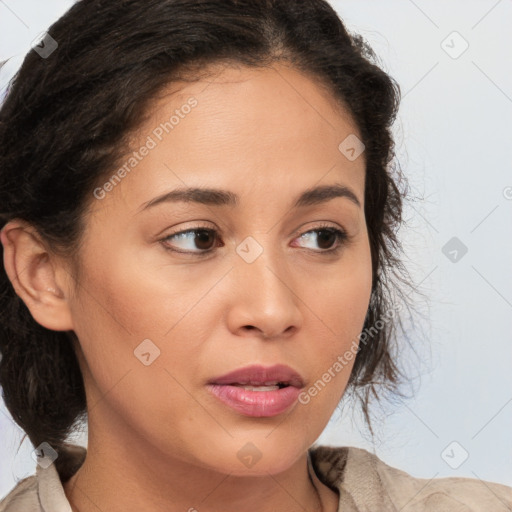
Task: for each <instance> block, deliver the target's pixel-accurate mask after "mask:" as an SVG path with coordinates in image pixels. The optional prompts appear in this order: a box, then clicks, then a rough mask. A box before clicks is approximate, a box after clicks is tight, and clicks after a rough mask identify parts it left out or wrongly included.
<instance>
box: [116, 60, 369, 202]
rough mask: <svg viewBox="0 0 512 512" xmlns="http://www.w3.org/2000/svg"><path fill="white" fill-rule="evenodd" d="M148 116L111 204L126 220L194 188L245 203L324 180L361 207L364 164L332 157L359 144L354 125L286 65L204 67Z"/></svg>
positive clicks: (319, 87) (318, 87)
mask: <svg viewBox="0 0 512 512" xmlns="http://www.w3.org/2000/svg"><path fill="white" fill-rule="evenodd" d="M147 114H148V115H147V117H146V119H145V121H144V123H143V124H142V125H141V127H140V128H139V129H138V130H137V132H136V133H134V134H133V137H132V142H131V147H130V152H129V153H128V154H127V155H126V156H125V159H124V162H121V165H122V164H123V163H124V164H126V163H127V162H128V161H129V159H130V158H132V159H133V158H135V157H133V152H135V153H139V155H138V156H137V161H136V162H133V160H132V163H135V165H134V166H133V168H132V169H130V170H129V172H126V173H124V174H126V178H123V180H122V183H119V185H118V186H115V190H113V192H112V193H111V194H109V195H111V196H113V197H114V198H115V197H122V198H123V200H124V201H123V202H124V203H125V205H127V206H128V207H129V208H130V210H132V211H135V209H137V208H138V207H139V206H140V205H141V203H143V202H144V201H149V200H151V199H152V198H153V197H154V196H155V195H157V194H158V193H161V192H163V191H166V190H169V189H170V188H173V187H178V186H179V187H183V186H196V185H199V184H201V185H203V186H209V187H212V188H214V187H218V186H219V185H222V187H223V188H231V189H233V188H234V189H238V192H239V193H241V195H242V196H243V195H245V196H246V197H248V196H247V194H244V192H247V191H248V190H253V191H254V192H255V193H257V192H258V191H261V192H263V191H265V193H266V195H267V196H269V195H272V193H275V194H279V193H280V191H282V190H284V189H290V190H291V189H295V188H297V187H299V188H300V189H305V188H310V187H311V186H313V185H314V184H315V183H318V182H319V181H321V180H324V179H325V180H326V181H327V182H329V183H332V182H334V181H336V182H340V181H341V182H342V183H346V184H347V185H351V186H352V187H354V188H356V189H358V190H359V194H358V195H359V197H360V199H361V201H362V199H363V198H362V194H363V191H364V178H365V176H364V175H365V164H364V154H363V155H362V156H361V158H358V159H356V160H354V161H351V160H349V159H347V158H346V157H345V156H344V154H343V153H342V152H341V151H340V148H339V146H340V143H342V141H344V140H345V139H346V138H347V137H349V136H354V135H356V136H359V130H358V128H357V126H356V125H355V123H354V122H353V119H352V117H351V116H350V115H349V114H348V112H347V111H346V110H345V109H344V107H343V106H342V105H341V103H340V102H338V101H336V100H335V98H334V97H333V96H332V95H331V94H330V93H329V91H328V90H327V89H326V88H325V87H324V85H323V84H321V83H320V82H319V81H315V79H314V78H313V77H311V76H308V75H305V74H303V73H302V72H300V71H298V70H296V69H294V68H292V67H290V66H288V65H283V64H274V65H273V66H271V67H265V68H247V67H244V66H239V67H232V66H225V65H223V66H216V67H212V68H211V69H210V70H208V72H203V76H202V77H200V78H199V79H197V80H194V81H183V82H174V83H173V84H171V85H170V86H168V87H167V88H165V89H163V90H162V91H160V93H159V94H158V95H157V97H156V98H155V99H154V100H153V101H152V103H151V105H150V107H149V108H148V112H147ZM144 148H146V149H145V150H144V151H143V149H144ZM148 148H149V149H148ZM142 153H144V155H143V156H142V157H141V154H142ZM130 155H131V157H130ZM128 167H129V166H128ZM128 167H127V169H128ZM292 195H293V196H295V195H296V194H292ZM260 199H261V197H260Z"/></svg>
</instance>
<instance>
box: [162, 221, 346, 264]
mask: <svg viewBox="0 0 512 512" xmlns="http://www.w3.org/2000/svg"><path fill="white" fill-rule="evenodd" d="M198 231H208V232H210V233H215V234H216V235H217V234H218V231H217V230H215V229H212V228H207V227H202V226H196V227H193V228H190V229H185V230H183V231H177V232H176V233H171V234H170V235H168V236H166V237H165V238H162V239H161V240H160V242H161V243H162V245H163V247H164V249H166V250H167V251H172V252H177V253H179V254H189V255H193V256H196V257H199V258H200V257H204V256H208V255H209V254H210V253H211V252H213V251H214V250H215V248H213V249H207V250H204V251H202V252H191V251H180V250H177V249H173V248H171V247H169V245H166V242H167V241H169V240H170V239H172V238H174V237H176V236H178V235H184V234H186V233H197V232H198ZM320 231H327V232H329V233H330V234H331V235H335V236H336V241H338V245H337V246H336V247H334V248H333V249H326V250H319V251H316V250H313V249H309V250H311V251H313V252H314V253H318V254H327V255H336V254H337V253H338V252H339V251H340V250H341V249H342V248H343V247H344V245H345V244H346V242H348V241H349V239H350V237H349V236H348V234H347V233H346V231H343V230H341V229H338V228H335V227H333V226H330V225H328V224H322V225H320V226H317V227H315V228H313V229H309V230H308V231H305V232H304V233H302V234H300V235H299V236H298V237H296V238H300V237H302V236H304V235H306V234H308V233H314V232H320ZM306 250H308V249H306Z"/></svg>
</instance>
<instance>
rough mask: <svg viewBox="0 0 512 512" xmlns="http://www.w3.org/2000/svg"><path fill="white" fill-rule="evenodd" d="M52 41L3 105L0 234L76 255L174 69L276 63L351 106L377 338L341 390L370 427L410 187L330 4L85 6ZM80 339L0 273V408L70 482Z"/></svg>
mask: <svg viewBox="0 0 512 512" xmlns="http://www.w3.org/2000/svg"><path fill="white" fill-rule="evenodd" d="M48 32H49V34H50V35H51V37H52V38H53V39H54V40H55V41H57V43H58V47H57V48H56V49H55V50H54V51H53V53H51V55H49V56H47V58H43V57H41V56H40V55H39V54H38V53H37V52H36V51H35V50H34V49H32V50H31V51H29V53H28V54H27V56H26V58H25V60H24V62H23V65H22V66H21V68H20V70H19V72H18V73H17V74H16V75H15V77H14V78H13V80H12V81H11V83H10V85H9V89H8V91H7V96H6V99H5V101H4V103H3V105H2V107H1V110H0V148H1V151H0V228H2V227H3V226H4V225H5V224H6V223H7V222H8V221H10V220H12V219H15V218H17V219H23V220H25V221H26V222H28V223H30V224H31V225H32V226H34V227H35V228H36V229H37V231H38V233H39V234H40V236H41V237H42V239H43V240H44V241H45V243H47V244H48V247H49V248H51V250H52V251H55V252H58V253H60V254H63V255H66V256H69V257H70V258H74V257H75V256H76V254H77V253H78V250H79V244H80V237H81V234H82V232H83V228H84V215H85V213H86V211H87V207H88V205H89V203H90V198H91V195H92V191H93V190H94V188H95V187H96V186H97V185H98V184H99V183H102V181H104V178H105V177H108V176H110V174H111V172H112V169H114V167H115V165H116V163H117V161H118V160H119V158H120V156H121V155H122V154H123V153H124V152H125V151H126V149H127V141H128V137H129V135H130V134H131V133H133V132H134V130H136V129H137V127H139V126H140V124H141V122H142V120H143V119H144V115H145V112H146V111H147V108H148V105H149V104H150V102H151V100H152V99H153V98H155V96H156V95H157V94H158V92H159V91H160V90H162V88H163V87H165V86H166V85H168V84H169V83H171V82H172V81H173V80H176V78H177V77H178V75H179V73H181V72H182V71H183V70H187V69H188V70H189V75H190V76H191V77H192V79H194V73H196V74H195V76H196V77H197V76H198V74H199V73H200V71H201V69H204V70H206V69H207V68H206V66H207V65H208V64H211V63H217V62H225V63H230V62H231V63H237V64H242V65H246V66H254V67H258V66H266V65H269V64H272V63H273V62H276V61H279V60H281V61H283V62H286V63H289V64H291V65H293V66H294V67H295V68H296V69H298V70H300V71H303V72H304V73H308V75H309V76H313V77H316V79H317V80H318V83H319V84H327V86H328V87H329V90H330V91H331V93H332V95H333V97H334V98H336V99H337V100H338V101H339V102H340V104H343V105H344V106H346V108H347V109H348V111H349V112H350V113H351V115H352V117H353V119H354V121H355V122H356V124H357V126H358V128H359V131H360V135H361V138H362V141H363V143H364V144H365V146H366V149H365V153H364V156H365V159H366V187H365V216H366V222H367V226H368V234H369V241H370V248H371V255H372V269H373V286H372V295H371V300H370V306H369V309H368V312H367V316H366V319H365V324H364V331H367V332H372V331H371V329H372V327H373V332H372V334H371V336H370V337H369V338H368V340H366V341H365V343H361V344H360V350H359V352H358V353H357V357H356V361H355V365H354V367H353V371H352V374H351V377H350V382H349V385H350V386H349V387H350V388H351V389H353V390H355V392H356V394H357V395H358V396H359V398H360V399H361V403H362V405H363V411H364V413H365V417H366V418H367V421H368V424H369V425H370V422H369V417H368V402H369V399H370V398H371V396H372V395H374V396H375V397H378V396H379V392H380V391H382V388H385V389H386V390H394V391H398V384H399V382H400V380H401V379H400V377H401V372H400V371H399V369H398V367H397V364H396V351H395V352H394V350H395V349H394V345H393V343H394V339H395V338H394V337H393V336H392V331H393V329H394V328H395V327H396V325H397V318H396V317H395V320H394V321H393V322H386V323H385V325H384V326H383V327H382V328H380V329H375V328H374V326H375V324H376V323H377V322H378V321H379V320H380V319H381V318H382V316H383V314H384V313H385V312H386V311H389V310H390V309H391V308H392V307H393V304H394V300H395V299H394V298H393V294H395V296H396V293H395V292H396V290H398V284H399V281H402V282H404V283H405V282H406V281H405V279H402V277H401V276H405V269H404V267H403V265H402V263H401V259H400V258H399V253H400V251H401V245H400V243H399V242H398V240H397V237H396V230H397V227H398V226H400V224H401V223H402V199H403V198H404V197H405V193H404V192H403V191H400V190H399V188H398V185H399V184H400V183H399V181H402V182H403V181H404V179H403V176H402V175H401V173H400V172H399V167H398V166H397V165H395V164H394V160H395V159H394V143H393V138H392V135H391V131H390V128H391V125H392V123H393V121H394V119H395V116H396V114H397V109H398V105H399V96H400V92H399V87H398V85H397V84H396V82H395V81H394V80H393V79H392V78H391V77H390V76H389V75H388V74H387V73H386V72H384V71H383V70H382V69H381V67H380V66H379V65H378V64H377V60H376V57H375V55H374V53H373V52H372V50H371V48H370V47H369V46H368V45H367V44H366V43H365V42H364V40H363V39H362V38H361V37H360V36H358V35H351V34H349V33H348V31H347V30H346V28H345V27H344V25H343V23H342V21H341V20H340V19H339V17H338V16H337V14H336V12H335V11H334V10H333V8H332V7H331V6H330V5H329V4H328V3H327V2H326V1H324V0H301V1H300V2H299V1H297V2H296V1H293V0H146V1H144V2H141V1H140V0H81V1H78V2H76V3H75V4H74V5H73V6H72V7H71V9H70V10H69V11H68V12H67V13H66V14H65V15H64V16H63V17H62V18H60V19H59V20H58V21H57V22H56V23H55V24H53V25H52V26H51V27H50V28H49V30H48ZM194 70H195V71H194ZM340 142H341V140H340ZM393 173H395V177H393V175H392V174H393ZM0 246H1V244H0ZM2 251H3V248H2ZM73 336H75V335H74V333H72V332H55V331H51V330H48V329H46V328H44V327H42V326H41V325H39V324H38V323H36V322H35V320H34V319H33V317H32V316H31V314H30V312H29V310H28V309H27V307H26V306H25V304H24V303H23V301H22V300H21V299H20V298H19V297H18V296H17V295H16V293H15V291H14V288H13V286H12V284H11V283H10V281H9V279H8V277H7V275H6V272H5V269H4V267H3V265H2V266H0V351H1V355H2V359H1V363H0V384H1V385H2V387H3V397H4V400H5V403H6V405H7V408H8V409H9V411H10V412H11V414H12V416H13V418H14V420H15V421H16V422H17V423H18V424H19V425H20V426H21V427H22V428H23V430H24V431H25V432H26V433H27V435H28V436H29V438H30V440H31V442H32V443H33V444H34V446H38V445H39V444H40V443H41V442H43V441H46V442H48V443H49V444H50V445H52V446H53V447H54V448H55V449H56V450H57V452H58V454H59V457H58V459H57V460H56V462H55V463H56V465H57V469H58V471H59V473H60V474H61V477H62V478H63V479H64V480H66V479H67V478H68V477H69V473H70V472H72V470H71V469H70V468H69V465H68V464H69V460H70V457H69V454H68V452H67V445H66V443H65V441H66V439H67V437H68V435H69V434H70V433H71V432H72V431H73V428H74V427H76V425H77V422H79V421H82V420H84V419H85V418H86V400H85V391H84V385H83V380H82V375H81V372H80V368H79V365H78V363H77V359H76V356H75V352H74V349H73V344H72V341H73ZM379 390H380V391H379ZM370 429H371V425H370Z"/></svg>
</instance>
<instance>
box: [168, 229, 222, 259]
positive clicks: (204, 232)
mask: <svg viewBox="0 0 512 512" xmlns="http://www.w3.org/2000/svg"><path fill="white" fill-rule="evenodd" d="M216 236H217V231H215V230H214V229H206V228H192V229H187V230H185V231H178V232H177V233H173V234H171V235H169V236H166V237H165V238H163V239H162V240H161V242H163V245H164V247H165V248H166V249H167V250H169V251H174V252H181V253H187V254H196V255H198V256H202V255H205V254H208V253H209V252H211V251H212V250H213V248H212V246H211V240H212V239H213V240H215V237H216ZM171 240H172V241H173V246H176V242H178V244H181V247H180V246H179V245H178V247H179V248H178V249H174V248H172V247H169V243H168V242H170V241H171ZM187 244H188V247H187ZM184 245H185V247H184ZM191 245H195V246H196V247H195V248H194V247H190V246H191ZM194 249H199V251H197V252H196V251H194Z"/></svg>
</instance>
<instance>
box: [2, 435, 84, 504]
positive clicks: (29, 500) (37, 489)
mask: <svg viewBox="0 0 512 512" xmlns="http://www.w3.org/2000/svg"><path fill="white" fill-rule="evenodd" d="M85 454H86V450H85V448H83V447H81V446H78V445H76V446H75V445H66V446H65V453H64V452H61V458H62V461H63V462H64V463H61V465H60V466H59V469H58V468H57V466H56V465H55V464H53V463H50V464H49V465H46V464H44V465H41V464H37V465H36V473H35V475H32V476H29V477H27V478H24V479H23V480H21V481H19V482H18V483H17V484H16V486H15V487H14V488H13V489H12V490H11V492H10V493H9V494H8V495H7V496H6V497H5V498H4V499H3V500H1V501H0V512H72V511H71V505H70V504H69V502H68V500H67V498H66V494H65V492H64V487H63V485H62V481H63V480H62V479H64V481H65V480H66V479H67V478H68V477H69V476H70V475H72V474H73V472H75V471H76V470H77V469H78V468H79V467H80V465H81V464H82V463H83V461H84V459H85Z"/></svg>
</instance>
